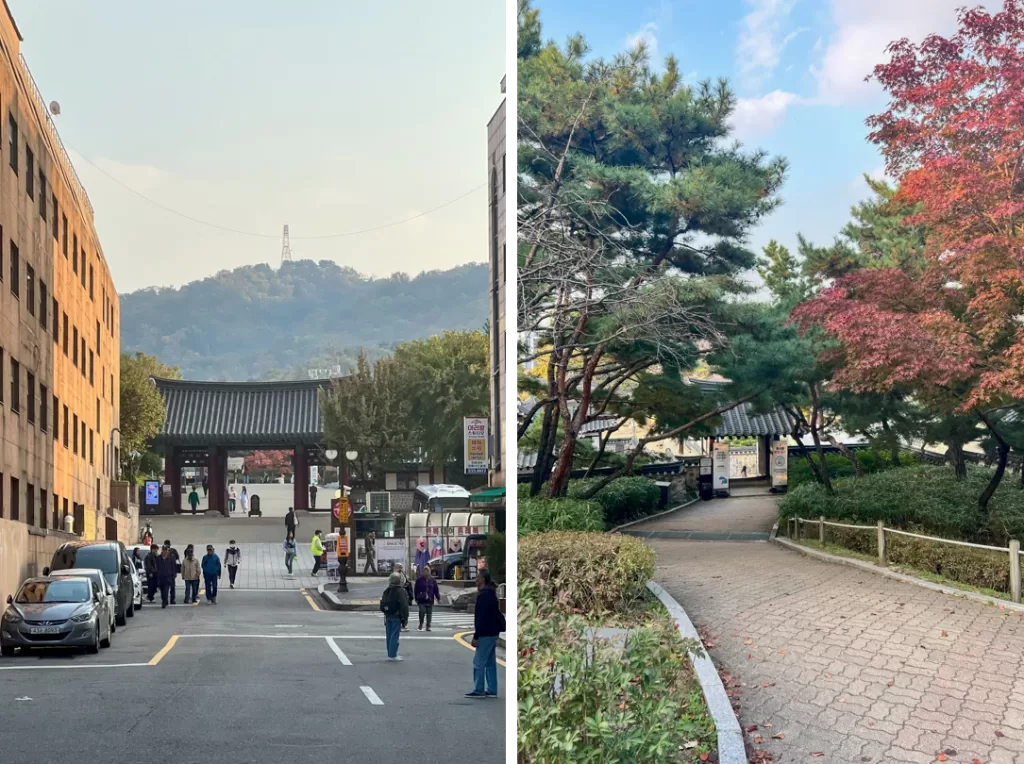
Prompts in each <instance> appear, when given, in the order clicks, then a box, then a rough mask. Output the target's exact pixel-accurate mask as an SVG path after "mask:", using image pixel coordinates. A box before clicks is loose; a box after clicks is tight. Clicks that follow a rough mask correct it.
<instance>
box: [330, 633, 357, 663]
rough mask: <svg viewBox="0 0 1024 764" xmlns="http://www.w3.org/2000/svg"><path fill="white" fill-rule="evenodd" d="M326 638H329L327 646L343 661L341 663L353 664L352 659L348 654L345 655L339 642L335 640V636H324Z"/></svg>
mask: <svg viewBox="0 0 1024 764" xmlns="http://www.w3.org/2000/svg"><path fill="white" fill-rule="evenodd" d="M324 639H326V640H327V646H328V647H329V648H331V649H332V650H333V651H334V654H335V655H337V656H338V660H339V661H341V665H343V666H351V665H352V661H350V660H349V659H348V656H347V655H345V653H343V652H342V651H341V648H340V647H338V643H337V642H335V641H334V637H324Z"/></svg>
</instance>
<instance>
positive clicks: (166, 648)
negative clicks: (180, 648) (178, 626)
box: [149, 634, 180, 666]
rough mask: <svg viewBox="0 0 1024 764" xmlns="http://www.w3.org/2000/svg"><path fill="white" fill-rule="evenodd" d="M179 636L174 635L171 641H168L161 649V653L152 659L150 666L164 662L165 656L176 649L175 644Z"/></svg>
mask: <svg viewBox="0 0 1024 764" xmlns="http://www.w3.org/2000/svg"><path fill="white" fill-rule="evenodd" d="M179 636H180V635H179V634H174V635H173V636H172V637H171V638H170V639H168V640H167V644H166V645H164V646H163V647H162V648H161V649H160V652H158V653H157V654H156V655H154V656H153V657H152V658H150V661H149V665H150V666H155V665H156V664H158V663H159V662H160V661H162V660H163V659H164V656H166V655H167V653H169V652H170V651H171V649H172V648H173V647H174V645H175V643H177V641H178V637H179Z"/></svg>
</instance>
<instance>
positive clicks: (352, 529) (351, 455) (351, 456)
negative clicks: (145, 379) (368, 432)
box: [341, 450, 359, 573]
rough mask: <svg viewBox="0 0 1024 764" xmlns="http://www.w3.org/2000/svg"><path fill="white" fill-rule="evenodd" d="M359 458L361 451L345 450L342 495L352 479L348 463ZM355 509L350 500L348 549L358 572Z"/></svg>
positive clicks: (353, 566)
mask: <svg viewBox="0 0 1024 764" xmlns="http://www.w3.org/2000/svg"><path fill="white" fill-rule="evenodd" d="M358 458H359V452H358V451H355V450H351V451H346V452H345V479H344V481H343V482H342V483H341V495H342V496H345V485H346V484H347V483H348V482H349V480H350V479H351V478H350V477H349V474H348V465H349V464H351V463H352V462H354V461H355V460H356V459H358ZM353 510H354V507H353V506H352V502H349V505H348V523H347V525H348V528H349V533H348V538H349V544H350V546H351V548H350V549H349V550H348V553H349V559H350V560H351V561H352V572H353V573H356V572H358V571H357V570H356V513H355V512H354V511H353Z"/></svg>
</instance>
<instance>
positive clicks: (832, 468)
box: [787, 449, 917, 490]
mask: <svg viewBox="0 0 1024 764" xmlns="http://www.w3.org/2000/svg"><path fill="white" fill-rule="evenodd" d="M856 453H857V462H858V463H859V464H860V466H861V469H862V470H864V472H865V473H866V474H868V475H870V474H873V473H875V472H884V471H885V470H891V469H893V463H892V456H891V452H889V451H875V450H874V449H867V450H863V451H857V452H856ZM811 457H812V458H813V459H814V461H815V464H817V461H818V456H817V454H814V453H813V449H812V454H811ZM825 463H826V464H827V465H828V474H829V476H830V477H831V478H832V479H833V480H835V479H836V478H844V477H855V476H856V475H857V471H856V470H855V469H854V468H853V464H852V463H851V462H850V460H849V459H847V458H846V457H845V456H843V455H842V454H834V453H831V454H825ZM900 464H901V465H902V466H904V467H909V466H911V465H914V464H917V457H915V456H914V455H913V454H912V453H910V452H909V451H900ZM787 473H788V474H787V482H788V483H789V488H790V490H792V489H793V488H795V487H797V486H801V485H805V484H807V483H814V482H815V480H814V474H813V473H812V472H811V468H810V466H809V465H808V464H807V460H806V459H804V458H803V457H800V456H797V455H796V454H792V455H791V456H790V457H789V467H788V468H787Z"/></svg>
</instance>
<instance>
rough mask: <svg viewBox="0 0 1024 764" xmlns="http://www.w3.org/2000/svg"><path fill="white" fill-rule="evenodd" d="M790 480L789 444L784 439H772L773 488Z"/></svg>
mask: <svg viewBox="0 0 1024 764" xmlns="http://www.w3.org/2000/svg"><path fill="white" fill-rule="evenodd" d="M788 482H789V445H788V444H787V443H786V441H784V440H773V441H772V488H776V487H782V486H784V485H786V484H787V483H788Z"/></svg>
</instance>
